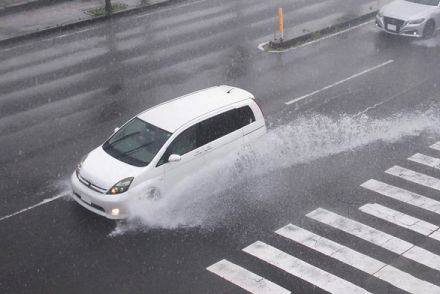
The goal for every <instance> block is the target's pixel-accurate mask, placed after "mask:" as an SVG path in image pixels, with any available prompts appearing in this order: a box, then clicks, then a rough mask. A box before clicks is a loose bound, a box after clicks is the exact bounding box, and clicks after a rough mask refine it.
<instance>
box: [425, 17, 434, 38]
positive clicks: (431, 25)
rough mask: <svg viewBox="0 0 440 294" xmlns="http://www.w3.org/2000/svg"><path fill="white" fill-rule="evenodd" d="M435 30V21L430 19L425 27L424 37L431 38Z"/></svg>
mask: <svg viewBox="0 0 440 294" xmlns="http://www.w3.org/2000/svg"><path fill="white" fill-rule="evenodd" d="M434 31H435V23H434V21H432V20H428V22H427V23H426V24H425V28H424V29H423V38H430V37H431V36H432V35H433V34H434Z"/></svg>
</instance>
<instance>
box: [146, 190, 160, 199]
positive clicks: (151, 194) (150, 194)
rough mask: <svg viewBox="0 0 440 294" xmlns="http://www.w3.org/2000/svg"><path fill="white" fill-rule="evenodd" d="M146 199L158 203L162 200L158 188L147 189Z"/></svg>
mask: <svg viewBox="0 0 440 294" xmlns="http://www.w3.org/2000/svg"><path fill="white" fill-rule="evenodd" d="M146 198H147V199H148V200H153V201H157V200H159V199H161V198H162V195H161V193H160V190H159V189H158V188H156V187H151V188H148V189H147V192H146Z"/></svg>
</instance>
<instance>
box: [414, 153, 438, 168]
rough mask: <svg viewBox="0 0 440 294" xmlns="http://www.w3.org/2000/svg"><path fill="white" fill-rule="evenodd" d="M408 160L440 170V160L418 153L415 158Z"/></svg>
mask: <svg viewBox="0 0 440 294" xmlns="http://www.w3.org/2000/svg"><path fill="white" fill-rule="evenodd" d="M408 160H410V161H414V162H417V163H420V164H423V165H426V166H429V167H432V168H435V169H440V158H436V157H432V156H428V155H424V154H420V153H416V154H414V155H413V156H411V157H409V158H408Z"/></svg>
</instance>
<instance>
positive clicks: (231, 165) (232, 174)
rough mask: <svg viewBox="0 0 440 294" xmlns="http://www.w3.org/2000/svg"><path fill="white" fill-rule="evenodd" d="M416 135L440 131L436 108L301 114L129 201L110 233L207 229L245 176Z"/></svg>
mask: <svg viewBox="0 0 440 294" xmlns="http://www.w3.org/2000/svg"><path fill="white" fill-rule="evenodd" d="M422 132H434V133H439V132H440V116H439V111H437V109H436V108H434V107H431V109H430V110H428V111H424V112H415V113H412V114H399V115H395V116H392V117H389V118H386V119H373V118H370V117H368V116H367V115H362V116H358V117H350V116H341V117H338V118H330V117H328V116H323V115H319V114H313V115H309V116H302V117H299V118H297V119H295V120H294V121H291V122H290V123H288V124H284V125H281V126H278V127H275V128H273V129H271V130H269V131H268V133H267V134H266V135H265V136H263V137H262V138H260V139H259V140H258V141H257V142H255V143H254V144H252V146H250V147H249V146H248V148H244V149H243V150H240V152H238V153H235V154H230V155H229V156H227V157H226V158H222V159H221V160H217V161H214V162H211V163H210V164H209V165H206V166H204V167H203V168H202V169H200V170H198V171H195V172H194V173H193V174H191V175H189V176H187V177H186V178H185V179H184V180H182V181H181V182H180V183H179V184H178V185H177V186H176V187H174V189H173V190H172V191H171V192H170V193H169V194H167V195H163V197H162V198H161V199H160V200H156V201H147V202H145V201H143V202H141V201H140V202H138V203H133V205H132V209H131V217H130V219H129V220H127V221H125V222H122V223H119V224H118V225H117V227H116V229H115V230H114V231H113V232H112V234H111V235H118V234H122V233H125V232H127V231H132V230H138V229H141V230H144V229H150V228H167V229H173V228H179V227H204V226H206V225H209V226H211V227H212V226H213V225H214V226H215V222H216V216H218V217H219V218H220V216H221V215H223V214H227V213H228V212H230V211H219V210H222V209H223V210H225V209H228V210H230V209H234V207H235V206H234V205H223V203H222V201H225V200H224V198H223V197H220V195H221V193H222V191H225V190H227V189H231V187H234V186H237V185H240V183H241V182H243V181H246V179H248V178H249V177H251V178H258V177H259V176H262V175H264V174H268V173H271V172H273V171H275V170H278V169H281V168H286V167H291V166H295V165H298V164H304V163H308V162H311V161H313V160H316V159H319V158H323V157H327V156H330V155H334V154H338V153H341V152H345V151H350V150H356V149H358V148H360V147H362V146H365V145H367V144H370V143H374V142H378V141H384V142H396V141H398V140H399V139H402V138H403V137H405V136H416V135H419V134H420V133H422ZM241 192H244V194H246V196H245V197H247V201H246V203H247V205H253V204H255V205H258V201H261V200H262V199H261V198H259V197H261V195H258V193H256V192H253V191H241ZM269 199H270V198H269ZM264 201H267V199H265V200H264ZM219 222H220V221H219Z"/></svg>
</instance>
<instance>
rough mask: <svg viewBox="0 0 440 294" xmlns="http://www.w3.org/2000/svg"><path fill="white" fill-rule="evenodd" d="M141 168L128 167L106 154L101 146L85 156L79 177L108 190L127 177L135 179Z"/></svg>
mask: <svg viewBox="0 0 440 294" xmlns="http://www.w3.org/2000/svg"><path fill="white" fill-rule="evenodd" d="M141 171H142V168H140V167H136V166H132V165H129V164H127V163H124V162H122V161H120V160H117V159H116V158H114V157H112V156H110V155H109V154H107V152H105V151H104V149H102V146H100V147H98V148H96V149H95V150H93V151H92V152H90V153H89V154H88V155H87V158H86V159H85V160H84V162H83V164H82V166H81V171H80V175H81V176H82V177H83V178H85V179H86V180H88V181H89V182H91V183H92V184H94V185H96V186H99V187H101V188H105V189H110V188H111V187H113V185H114V184H116V183H117V182H119V181H120V180H123V179H125V178H128V177H136V176H137V175H138V174H139V173H140V172H141Z"/></svg>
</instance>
